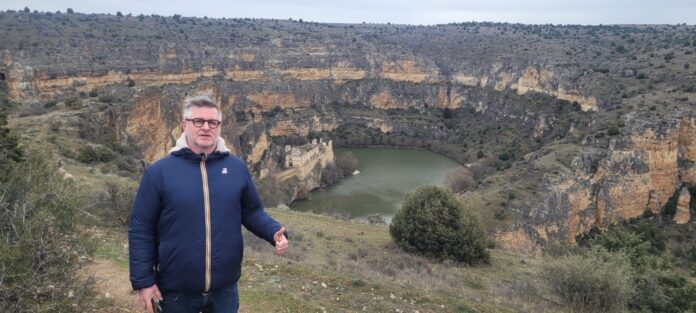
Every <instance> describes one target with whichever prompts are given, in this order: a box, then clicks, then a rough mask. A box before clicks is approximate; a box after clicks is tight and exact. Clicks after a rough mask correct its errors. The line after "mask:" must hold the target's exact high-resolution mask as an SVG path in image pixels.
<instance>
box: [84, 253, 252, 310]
mask: <svg viewBox="0 0 696 313" xmlns="http://www.w3.org/2000/svg"><path fill="white" fill-rule="evenodd" d="M82 270H83V274H84V275H86V277H93V278H94V279H95V280H96V288H97V291H98V292H99V293H100V294H101V295H102V296H103V297H106V298H109V299H111V300H112V302H113V307H110V308H104V310H100V312H107V313H119V312H133V313H136V312H138V313H143V312H145V310H143V309H142V308H141V307H140V304H139V303H138V297H137V294H136V293H134V292H133V291H132V289H131V285H130V281H129V278H128V269H124V268H123V267H120V266H118V264H116V263H115V262H113V261H110V260H95V261H94V262H93V263H91V264H89V265H88V266H86V267H84V268H83V269H82ZM239 312H240V313H245V312H246V313H249V311H248V308H244V305H241V306H240V308H239Z"/></svg>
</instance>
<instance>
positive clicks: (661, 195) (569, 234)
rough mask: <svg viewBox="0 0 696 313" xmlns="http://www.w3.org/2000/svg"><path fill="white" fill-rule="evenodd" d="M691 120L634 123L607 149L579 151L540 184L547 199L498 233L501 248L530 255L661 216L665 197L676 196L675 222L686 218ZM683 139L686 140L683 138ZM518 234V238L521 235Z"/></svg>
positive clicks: (689, 182) (666, 199) (691, 132)
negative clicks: (564, 169)
mask: <svg viewBox="0 0 696 313" xmlns="http://www.w3.org/2000/svg"><path fill="white" fill-rule="evenodd" d="M693 121H694V119H693V117H683V118H681V119H677V120H671V121H662V122H658V123H657V124H652V123H646V122H641V121H634V124H633V125H632V127H631V128H630V130H629V132H628V133H627V134H626V135H625V136H622V137H620V138H616V139H614V140H612V141H611V144H610V146H609V148H608V149H606V150H604V149H590V150H585V151H584V152H582V153H581V155H580V156H578V157H577V158H575V160H574V161H573V164H572V166H571V168H572V169H573V171H572V172H570V173H568V174H567V175H563V176H561V177H560V178H555V179H551V180H549V181H546V182H545V183H544V185H545V186H546V188H548V193H547V194H548V196H547V197H546V199H545V200H544V201H543V202H542V203H541V204H540V205H537V206H535V207H534V208H533V209H532V210H531V211H530V212H529V215H528V216H527V217H524V218H523V220H522V221H521V222H520V224H518V225H516V226H513V227H511V228H510V229H509V230H507V231H502V232H499V233H498V234H497V235H496V238H497V240H499V243H500V244H501V246H502V247H505V248H507V249H511V250H521V251H525V252H531V251H535V250H538V248H539V247H541V246H543V245H544V244H545V243H547V242H548V241H549V239H554V240H561V241H564V242H568V243H571V244H574V243H575V238H576V237H577V236H578V235H582V234H586V233H588V232H589V231H590V229H592V228H593V227H596V228H599V229H605V228H606V227H607V226H608V225H610V224H613V223H616V222H618V221H622V220H627V219H630V218H634V217H639V216H641V215H642V214H643V213H644V212H645V210H646V209H647V210H650V211H652V213H653V214H656V215H659V214H661V210H662V209H663V208H664V207H665V205H666V204H667V203H668V201H669V200H670V198H672V197H674V196H675V195H677V196H678V197H679V200H678V205H677V213H676V215H675V216H674V219H675V221H676V222H677V223H686V222H687V221H688V220H689V218H690V217H689V201H690V200H691V199H690V195H689V193H688V190H687V189H686V188H685V187H683V186H684V185H685V184H693V180H692V179H693V177H692V176H690V175H684V173H691V168H692V166H693V162H694V159H692V158H693V155H691V154H689V153H685V152H686V151H693V149H694V141H693V140H692V139H691V138H693V137H694V136H696V132H694V130H695V129H696V128H693ZM687 138H688V139H687ZM522 232H523V233H524V234H522Z"/></svg>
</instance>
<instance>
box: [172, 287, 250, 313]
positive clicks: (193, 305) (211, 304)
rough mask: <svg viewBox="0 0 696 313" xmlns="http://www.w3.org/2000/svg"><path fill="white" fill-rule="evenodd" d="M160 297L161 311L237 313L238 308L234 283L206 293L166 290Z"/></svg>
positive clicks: (175, 312) (173, 312)
mask: <svg viewBox="0 0 696 313" xmlns="http://www.w3.org/2000/svg"><path fill="white" fill-rule="evenodd" d="M162 297H163V298H164V299H163V300H162V302H161V304H162V312H163V313H199V312H202V313H237V310H238V309H239V294H238V293H237V285H236V284H235V285H232V286H229V287H225V288H222V289H220V290H216V291H214V292H210V293H206V294H204V293H198V294H190V293H176V292H167V293H164V294H163V295H162Z"/></svg>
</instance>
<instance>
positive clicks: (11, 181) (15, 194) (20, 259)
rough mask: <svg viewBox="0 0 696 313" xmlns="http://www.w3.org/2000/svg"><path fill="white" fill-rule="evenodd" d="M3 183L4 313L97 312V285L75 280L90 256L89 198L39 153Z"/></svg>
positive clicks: (0, 297) (0, 251) (0, 285)
mask: <svg viewBox="0 0 696 313" xmlns="http://www.w3.org/2000/svg"><path fill="white" fill-rule="evenodd" d="M3 176H4V179H3V180H2V181H1V182H0V194H2V195H3V196H2V199H3V200H2V201H0V268H1V269H2V270H1V271H0V275H1V277H2V278H1V279H0V312H96V311H98V310H99V309H98V308H100V307H102V306H103V304H104V303H103V301H101V300H95V297H96V296H97V295H96V292H95V290H94V289H93V282H92V281H83V280H81V279H79V278H78V276H77V275H76V272H77V270H78V269H79V268H80V266H81V265H82V264H83V263H84V262H85V260H87V259H88V257H89V256H90V254H91V252H92V251H91V249H90V248H89V247H90V245H89V244H88V242H87V239H86V238H87V236H86V234H85V233H84V232H83V231H81V228H80V227H79V226H78V225H79V223H80V220H81V217H82V216H83V210H84V208H85V203H86V202H85V197H84V194H83V193H82V192H81V191H80V189H79V188H78V186H76V185H75V183H74V182H72V181H71V180H64V179H63V178H62V175H61V174H60V173H59V172H58V170H57V168H56V166H55V165H54V164H50V163H49V162H48V161H46V158H45V157H43V156H41V155H40V154H39V153H37V152H33V153H30V154H28V157H27V160H25V161H22V162H19V163H16V164H15V165H14V166H13V167H12V168H10V169H8V171H7V172H4V173H3Z"/></svg>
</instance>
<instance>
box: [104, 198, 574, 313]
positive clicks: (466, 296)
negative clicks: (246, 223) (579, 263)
mask: <svg viewBox="0 0 696 313" xmlns="http://www.w3.org/2000/svg"><path fill="white" fill-rule="evenodd" d="M267 211H268V212H269V214H271V215H272V216H273V217H274V218H276V219H277V220H278V221H280V222H281V223H282V224H283V225H285V226H286V227H287V228H288V232H289V236H290V250H289V252H288V254H287V255H286V256H282V257H280V256H277V255H275V254H274V253H273V252H274V249H273V247H272V246H271V245H269V244H268V243H266V242H265V241H263V240H261V239H258V238H256V237H255V236H253V235H250V233H248V232H246V231H245V232H244V235H245V255H244V262H243V264H242V278H241V280H240V281H239V290H240V299H241V310H240V311H241V312H358V311H367V312H415V311H419V312H559V311H562V309H561V308H559V307H558V306H557V305H556V304H554V303H553V302H549V301H548V300H546V299H548V298H550V296H549V295H548V291H546V290H545V287H544V286H541V285H539V284H540V283H539V282H538V280H537V277H538V272H539V271H540V270H541V268H542V265H543V263H544V262H543V259H542V258H541V257H531V256H523V255H518V254H514V253H508V252H503V251H497V250H494V251H492V258H491V259H492V260H491V264H490V265H485V266H479V267H470V266H467V265H462V264H457V263H453V262H443V263H438V262H432V261H430V260H427V259H424V258H421V257H417V256H412V255H409V254H406V253H404V252H402V251H401V250H399V249H398V248H396V246H394V245H393V244H392V243H391V239H390V237H389V232H388V228H387V227H386V226H379V225H371V224H365V223H361V222H357V221H345V220H339V219H334V218H331V217H326V216H321V215H315V214H311V213H304V212H295V211H288V210H281V209H274V208H271V209H267ZM96 234H97V235H96V236H95V237H96V239H97V243H98V247H97V252H96V255H95V257H96V258H97V259H99V260H109V261H112V262H114V263H116V264H117V265H118V267H119V268H121V269H122V271H123V273H122V275H121V276H123V277H124V278H125V277H127V275H128V271H127V268H128V261H127V250H128V249H127V245H126V234H125V229H119V228H108V229H105V228H102V229H97V230H96ZM124 282H125V279H124Z"/></svg>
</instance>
